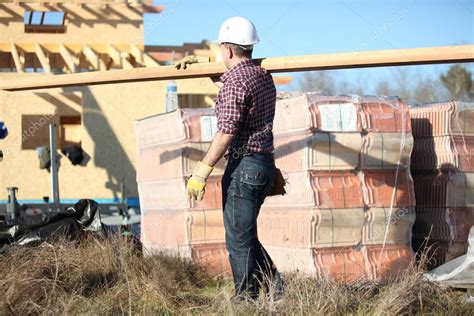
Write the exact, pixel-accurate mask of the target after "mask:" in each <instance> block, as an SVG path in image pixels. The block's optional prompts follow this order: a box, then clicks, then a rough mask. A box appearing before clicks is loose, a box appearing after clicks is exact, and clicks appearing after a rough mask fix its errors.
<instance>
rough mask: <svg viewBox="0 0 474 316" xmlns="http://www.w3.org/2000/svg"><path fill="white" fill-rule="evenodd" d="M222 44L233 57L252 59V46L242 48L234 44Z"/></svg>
mask: <svg viewBox="0 0 474 316" xmlns="http://www.w3.org/2000/svg"><path fill="white" fill-rule="evenodd" d="M224 44H225V45H227V46H229V47H230V48H231V49H232V51H233V52H234V54H235V55H237V56H239V57H246V58H249V59H252V52H253V47H252V46H242V45H237V44H234V43H224Z"/></svg>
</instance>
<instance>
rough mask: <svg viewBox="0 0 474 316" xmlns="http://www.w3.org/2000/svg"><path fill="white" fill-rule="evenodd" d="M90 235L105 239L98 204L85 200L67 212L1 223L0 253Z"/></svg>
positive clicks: (25, 216)
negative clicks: (55, 240)
mask: <svg viewBox="0 0 474 316" xmlns="http://www.w3.org/2000/svg"><path fill="white" fill-rule="evenodd" d="M23 207H25V206H23ZM20 214H21V213H20ZM88 232H89V233H93V234H95V235H99V236H103V237H106V231H105V228H104V225H103V224H102V221H101V219H100V208H99V204H97V202H95V201H94V200H88V199H83V200H79V202H77V203H76V204H75V205H74V206H71V207H68V208H67V209H65V210H64V211H50V212H42V213H40V214H36V215H26V214H22V215H21V216H19V217H17V218H15V219H10V220H5V221H1V222H0V253H4V252H5V251H7V250H8V249H10V248H11V247H13V246H15V245H29V244H33V243H38V242H43V241H47V240H51V239H54V238H59V237H61V238H66V239H68V240H74V239H78V238H81V237H82V236H83V235H85V234H86V233H88Z"/></svg>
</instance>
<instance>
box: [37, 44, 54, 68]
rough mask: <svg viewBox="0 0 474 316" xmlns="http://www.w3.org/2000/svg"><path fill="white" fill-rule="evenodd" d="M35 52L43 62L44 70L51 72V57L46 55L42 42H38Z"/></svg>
mask: <svg viewBox="0 0 474 316" xmlns="http://www.w3.org/2000/svg"><path fill="white" fill-rule="evenodd" d="M35 53H36V56H37V57H38V60H39V62H40V64H41V67H42V68H43V70H44V72H46V73H50V72H51V66H50V65H49V58H48V56H46V54H45V52H44V50H43V48H42V47H41V45H40V44H36V48H35Z"/></svg>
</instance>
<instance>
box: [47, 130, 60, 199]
mask: <svg viewBox="0 0 474 316" xmlns="http://www.w3.org/2000/svg"><path fill="white" fill-rule="evenodd" d="M49 147H50V149H51V156H50V159H51V191H52V194H53V204H54V205H55V206H57V207H59V203H60V201H59V185H58V165H57V163H56V124H49Z"/></svg>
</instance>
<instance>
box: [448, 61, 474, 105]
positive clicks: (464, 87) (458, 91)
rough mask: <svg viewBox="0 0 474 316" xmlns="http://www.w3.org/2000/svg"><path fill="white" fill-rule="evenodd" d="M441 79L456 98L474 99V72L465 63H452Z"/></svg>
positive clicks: (452, 96)
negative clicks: (473, 74) (473, 81)
mask: <svg viewBox="0 0 474 316" xmlns="http://www.w3.org/2000/svg"><path fill="white" fill-rule="evenodd" d="M440 80H441V82H442V83H443V85H444V86H445V87H446V89H448V91H449V93H450V95H451V98H453V99H455V100H471V101H472V100H473V99H474V85H473V83H472V73H471V72H470V71H469V70H468V69H466V67H464V66H463V65H452V66H451V67H449V69H448V71H447V72H446V74H442V75H440Z"/></svg>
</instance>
